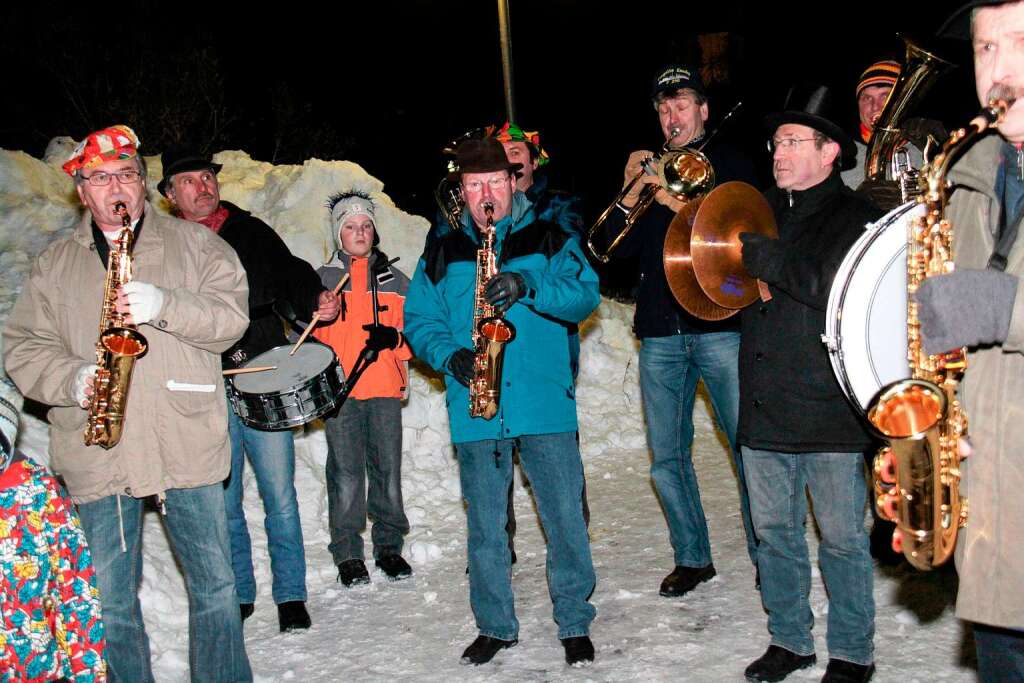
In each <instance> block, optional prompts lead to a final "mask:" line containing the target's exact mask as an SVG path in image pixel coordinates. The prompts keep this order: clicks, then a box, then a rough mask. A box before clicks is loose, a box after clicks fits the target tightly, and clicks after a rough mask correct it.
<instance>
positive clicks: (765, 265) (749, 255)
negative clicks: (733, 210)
mask: <svg viewBox="0 0 1024 683" xmlns="http://www.w3.org/2000/svg"><path fill="white" fill-rule="evenodd" d="M740 242H742V243H743V267H744V268H746V269H747V273H748V274H749V275H751V276H752V277H756V278H758V279H759V280H765V281H768V280H769V279H770V278H771V274H772V273H774V272H775V271H776V270H778V269H779V267H780V265H781V263H782V256H783V254H782V245H781V244H779V241H778V240H776V239H772V238H771V237H766V236H765V235H759V234H757V233H756V232H741V233H740Z"/></svg>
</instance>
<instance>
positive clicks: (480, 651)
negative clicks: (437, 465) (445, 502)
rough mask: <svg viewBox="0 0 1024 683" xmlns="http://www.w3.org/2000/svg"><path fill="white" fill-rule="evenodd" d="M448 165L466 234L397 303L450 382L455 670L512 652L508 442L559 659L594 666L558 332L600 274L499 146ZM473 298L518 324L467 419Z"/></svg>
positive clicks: (413, 336)
mask: <svg viewBox="0 0 1024 683" xmlns="http://www.w3.org/2000/svg"><path fill="white" fill-rule="evenodd" d="M456 156H457V161H458V168H459V171H458V172H457V173H456V174H454V175H453V176H452V180H453V181H457V182H460V183H461V186H462V192H463V196H464V198H465V201H466V208H465V210H464V211H463V214H462V220H463V225H462V227H463V229H462V230H455V231H452V232H449V233H448V234H446V235H444V236H443V237H441V238H440V239H437V240H435V241H434V242H433V243H432V244H430V245H429V246H428V247H427V249H426V251H425V252H424V254H423V256H422V258H421V259H420V261H419V264H418V265H417V268H416V274H415V275H414V277H413V280H412V284H411V286H410V288H409V295H408V298H407V299H406V303H405V336H406V338H407V339H408V341H409V342H410V344H411V345H412V348H413V351H414V352H415V354H416V356H418V357H419V358H421V359H423V360H424V361H426V362H427V363H428V364H429V365H431V366H432V367H434V368H435V369H437V370H438V371H439V372H442V373H443V374H444V376H445V378H444V379H445V384H446V385H447V394H448V396H447V399H448V400H447V403H448V416H449V424H450V428H451V434H452V441H453V442H454V443H455V450H456V454H457V456H458V459H459V471H460V481H461V485H462V496H463V498H464V499H465V501H466V515H467V523H468V527H469V537H468V556H469V557H468V559H469V583H470V603H471V605H472V608H473V614H474V616H475V617H476V623H477V627H478V629H479V633H480V635H479V637H478V638H477V639H476V640H475V641H474V642H473V643H472V644H471V645H470V646H469V647H468V648H467V649H466V650H465V652H464V653H463V655H462V661H463V663H465V664H484V663H486V662H488V661H490V660H491V659H492V658H493V657H494V656H495V654H497V653H498V652H499V651H500V650H502V649H504V648H508V647H512V646H513V645H515V644H516V643H517V642H518V641H517V639H518V637H519V622H518V621H517V620H516V616H515V610H514V606H513V596H512V582H511V574H510V572H511V555H510V553H509V548H508V538H507V535H506V532H505V521H506V507H507V505H506V503H507V495H508V490H509V484H510V483H511V481H512V449H513V447H516V446H518V448H519V457H520V462H521V463H522V466H523V469H524V470H525V471H526V475H527V477H528V478H529V480H530V483H531V486H532V489H533V493H534V496H535V498H536V501H537V508H538V510H539V511H540V516H541V521H542V523H543V525H544V531H545V532H546V539H547V552H548V557H547V567H548V572H547V574H548V583H549V587H550V593H551V596H552V600H553V602H554V617H555V621H556V622H557V623H558V637H559V638H560V639H561V641H562V644H563V646H564V648H565V658H566V661H567V662H568V663H569V664H585V663H588V662H590V661H593V658H594V648H593V645H592V644H591V641H590V638H589V630H590V622H591V621H592V620H593V618H594V614H595V609H594V607H593V606H592V605H591V604H589V602H588V598H589V597H590V594H591V592H592V591H593V589H594V585H595V582H596V579H595V575H594V568H593V565H592V562H591V558H590V542H589V539H588V537H587V530H586V525H585V524H584V521H583V512H582V509H581V506H580V496H581V495H582V490H583V465H582V462H581V460H580V454H579V448H578V446H577V443H576V430H577V421H576V398H575V392H576V389H575V383H574V381H573V376H572V369H571V367H570V362H569V344H568V337H567V334H568V332H567V327H566V323H579V322H580V321H582V320H583V319H584V318H586V317H587V316H588V315H589V314H590V312H591V311H593V310H594V308H595V307H596V306H597V304H598V302H599V301H600V295H599V293H598V282H597V275H596V273H594V271H593V269H591V267H590V265H589V264H588V263H587V260H586V258H585V257H584V256H583V253H582V251H581V249H580V245H579V241H578V239H577V237H576V236H575V235H570V234H568V233H567V232H566V231H564V230H563V229H562V228H560V227H559V226H558V225H557V224H555V223H551V222H547V221H543V220H539V219H538V218H537V216H536V214H535V211H534V207H533V205H532V204H531V203H530V201H529V200H528V199H527V198H526V196H525V195H524V194H523V193H521V192H520V193H517V192H516V191H515V184H516V178H515V174H516V172H517V171H518V170H519V168H520V167H521V164H518V163H512V162H510V161H509V160H508V158H507V157H506V156H505V150H504V148H503V147H502V145H501V143H500V142H498V141H497V140H495V139H493V138H487V139H482V140H479V139H478V140H468V141H466V142H464V143H462V144H461V145H460V146H459V148H458V151H457V154H456ZM489 222H491V223H493V230H494V245H495V247H494V253H493V258H494V262H495V265H496V268H497V273H496V274H495V275H494V276H493V277H490V279H489V281H488V282H486V283H483V282H481V281H480V279H478V277H477V271H478V268H477V263H478V262H479V261H480V258H479V257H478V252H479V251H481V245H482V244H483V243H484V239H483V236H484V233H485V231H487V229H488V227H489V226H488V223H489ZM483 256H484V257H485V259H486V257H487V254H483ZM480 299H483V300H486V302H487V303H488V304H489V305H490V306H492V307H493V308H494V312H495V313H496V314H497V315H498V316H504V318H505V319H506V320H507V321H508V322H509V323H511V324H512V325H513V326H514V327H515V337H514V338H513V339H511V340H510V341H509V342H508V343H507V344H506V345H505V347H504V351H503V354H504V363H503V371H502V373H501V376H500V377H497V378H495V384H497V386H494V387H491V388H492V389H500V399H499V403H498V412H497V415H495V416H494V417H493V418H489V419H488V418H485V417H471V415H470V411H469V393H470V392H469V389H468V386H469V384H470V383H471V382H472V380H473V379H474V376H475V375H476V376H479V374H480V373H478V372H475V367H476V366H477V365H478V363H479V362H480V361H479V359H478V357H477V354H476V353H474V351H473V350H472V349H471V348H470V346H471V344H472V342H471V339H472V338H473V334H472V332H473V327H474V325H475V324H476V323H477V322H479V321H476V320H474V308H475V302H476V301H478V300H480ZM488 315H489V314H488ZM483 374H484V375H486V374H487V373H483Z"/></svg>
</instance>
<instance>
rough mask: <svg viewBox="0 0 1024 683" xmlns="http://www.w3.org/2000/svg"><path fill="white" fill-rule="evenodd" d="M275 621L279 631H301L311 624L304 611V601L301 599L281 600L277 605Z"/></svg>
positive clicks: (307, 613)
mask: <svg viewBox="0 0 1024 683" xmlns="http://www.w3.org/2000/svg"><path fill="white" fill-rule="evenodd" d="M277 623H278V625H279V626H280V627H281V633H284V632H285V631H301V630H304V629H307V628H309V627H310V626H312V625H313V622H312V620H311V619H310V618H309V612H307V611H306V603H304V602H303V601H302V600H292V601H291V602H282V603H281V604H280V605H278V606H277Z"/></svg>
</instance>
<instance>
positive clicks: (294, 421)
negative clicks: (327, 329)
mask: <svg viewBox="0 0 1024 683" xmlns="http://www.w3.org/2000/svg"><path fill="white" fill-rule="evenodd" d="M291 349H292V347H291V345H286V346H277V347H275V348H272V349H270V350H269V351H266V352H264V353H261V354H260V355H258V356H256V357H255V358H253V359H251V360H249V362H247V363H246V364H245V365H243V366H242V367H243V368H245V367H260V366H264V365H270V366H274V365H276V366H277V369H276V370H266V371H264V372H251V373H248V374H241V375H235V376H234V377H232V378H231V381H230V382H229V384H228V386H229V387H230V388H229V390H228V397H229V398H230V399H231V406H232V407H233V408H234V409H235V413H236V414H237V415H238V417H239V418H240V419H241V420H242V422H244V423H245V424H247V425H249V426H250V427H255V428H257V429H268V430H269V429H287V428H289V427H297V426H298V425H301V424H305V423H306V422H309V421H310V420H315V419H316V418H318V417H320V416H321V415H323V414H325V413H328V412H330V411H331V410H333V409H334V408H336V407H337V406H338V405H339V403H338V401H339V398H340V395H341V391H342V388H343V387H344V384H345V378H344V372H343V370H342V369H341V367H340V366H339V365H338V358H337V356H335V355H334V351H333V350H331V348H330V347H329V346H324V345H323V344H317V343H314V342H307V343H305V344H303V345H302V346H300V347H299V348H298V350H297V351H296V352H295V355H294V356H290V355H288V352H289V351H291Z"/></svg>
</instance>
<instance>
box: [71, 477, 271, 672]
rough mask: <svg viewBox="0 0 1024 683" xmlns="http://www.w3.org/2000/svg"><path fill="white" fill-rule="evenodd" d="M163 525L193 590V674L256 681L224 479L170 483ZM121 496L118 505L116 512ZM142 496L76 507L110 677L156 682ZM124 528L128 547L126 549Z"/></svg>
mask: <svg viewBox="0 0 1024 683" xmlns="http://www.w3.org/2000/svg"><path fill="white" fill-rule="evenodd" d="M166 495H167V499H166V501H164V511H165V512H166V515H165V516H164V517H163V522H164V527H165V528H166V530H167V535H168V537H169V538H170V542H171V551H172V552H173V553H174V557H175V559H176V560H177V561H178V564H179V565H180V566H181V569H182V572H183V573H184V575H185V587H186V588H187V589H188V615H189V618H188V663H189V672H190V674H191V679H192V680H193V681H223V682H224V683H228V682H232V683H234V682H236V681H251V680H252V671H250V669H249V659H248V658H247V657H246V655H245V643H244V642H243V640H242V620H241V617H240V616H239V613H238V597H237V596H236V595H235V578H234V576H232V574H231V564H230V563H229V561H228V553H229V546H228V530H227V522H226V520H225V517H224V494H223V493H222V491H221V485H220V484H211V485H209V486H200V487H198V488H194V489H169V490H168V491H167V492H166ZM118 501H120V512H119V511H118ZM143 511H144V501H143V500H140V499H138V498H132V497H130V496H107V497H106V498H101V499H99V500H97V501H93V502H91V503H82V504H81V505H79V506H78V514H79V517H80V518H81V520H82V527H83V528H84V529H85V536H86V539H87V540H88V542H89V548H90V550H91V551H92V561H93V564H94V565H95V566H96V581H97V584H98V586H99V590H100V600H101V601H102V603H103V622H104V625H105V627H106V631H107V666H108V669H109V674H110V680H111V681H112V683H113V682H116V681H124V682H125V683H152V681H153V671H152V670H151V668H150V662H149V638H148V637H147V636H146V627H145V624H143V622H142V608H141V607H140V605H139V581H140V580H141V579H142V514H143ZM122 534H123V538H124V544H125V547H126V549H125V550H122V548H121V543H122V541H121V539H122Z"/></svg>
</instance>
